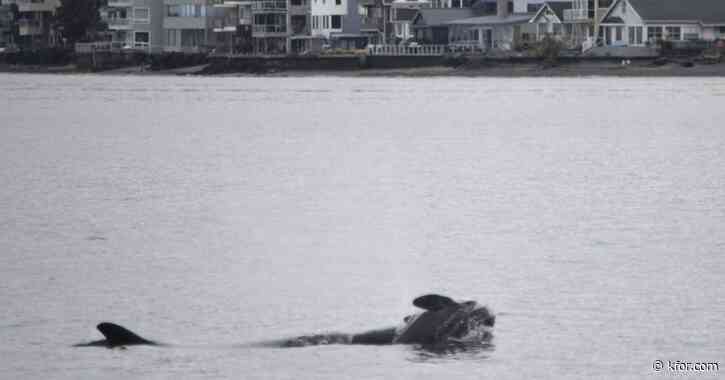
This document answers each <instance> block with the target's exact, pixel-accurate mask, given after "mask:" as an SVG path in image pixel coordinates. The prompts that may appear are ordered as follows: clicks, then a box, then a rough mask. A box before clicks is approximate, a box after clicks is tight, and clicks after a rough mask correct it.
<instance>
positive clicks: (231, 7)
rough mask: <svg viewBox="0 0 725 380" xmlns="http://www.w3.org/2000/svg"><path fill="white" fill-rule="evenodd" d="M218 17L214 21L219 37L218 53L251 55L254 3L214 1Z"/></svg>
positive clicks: (215, 31) (216, 48)
mask: <svg viewBox="0 0 725 380" xmlns="http://www.w3.org/2000/svg"><path fill="white" fill-rule="evenodd" d="M214 7H215V8H216V12H217V17H215V18H214V20H213V25H214V29H213V30H214V33H215V35H216V37H217V45H216V47H215V51H216V52H217V53H232V54H251V53H252V51H253V45H252V3H251V1H225V0H214Z"/></svg>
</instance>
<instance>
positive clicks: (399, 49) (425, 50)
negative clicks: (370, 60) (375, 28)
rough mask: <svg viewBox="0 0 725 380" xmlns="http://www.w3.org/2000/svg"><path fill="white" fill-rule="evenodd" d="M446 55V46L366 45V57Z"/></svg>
mask: <svg viewBox="0 0 725 380" xmlns="http://www.w3.org/2000/svg"><path fill="white" fill-rule="evenodd" d="M445 53H446V45H419V46H405V45H368V55H390V56H400V55H417V56H437V55H444V54H445Z"/></svg>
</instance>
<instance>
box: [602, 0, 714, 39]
mask: <svg viewBox="0 0 725 380" xmlns="http://www.w3.org/2000/svg"><path fill="white" fill-rule="evenodd" d="M600 36H601V37H602V39H603V41H604V43H605V44H606V45H609V46H644V45H647V44H651V43H654V42H655V41H657V40H661V39H664V40H670V41H685V40H710V41H712V40H716V39H718V38H725V0H696V1H695V0H615V1H614V3H612V5H611V6H610V7H609V9H608V10H607V13H606V14H605V15H604V17H603V19H602V23H601V28H600Z"/></svg>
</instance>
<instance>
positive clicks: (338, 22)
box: [330, 15, 342, 29]
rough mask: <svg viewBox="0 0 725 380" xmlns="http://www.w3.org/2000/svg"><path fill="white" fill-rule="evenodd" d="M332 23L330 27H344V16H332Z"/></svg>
mask: <svg viewBox="0 0 725 380" xmlns="http://www.w3.org/2000/svg"><path fill="white" fill-rule="evenodd" d="M331 23H332V25H330V27H331V28H332V29H342V16H340V15H335V16H332V17H331Z"/></svg>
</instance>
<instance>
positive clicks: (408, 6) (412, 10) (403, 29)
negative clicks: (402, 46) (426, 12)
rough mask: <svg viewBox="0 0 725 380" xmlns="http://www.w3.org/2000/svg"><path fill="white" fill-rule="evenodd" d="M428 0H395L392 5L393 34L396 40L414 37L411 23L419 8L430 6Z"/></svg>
mask: <svg viewBox="0 0 725 380" xmlns="http://www.w3.org/2000/svg"><path fill="white" fill-rule="evenodd" d="M430 7H431V3H430V1H428V0H395V1H393V6H392V12H393V14H392V18H393V36H394V37H395V39H396V41H401V42H402V41H407V40H409V39H411V38H413V31H412V28H411V24H412V22H413V19H414V18H415V15H416V14H417V13H418V10H419V9H422V8H430Z"/></svg>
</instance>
